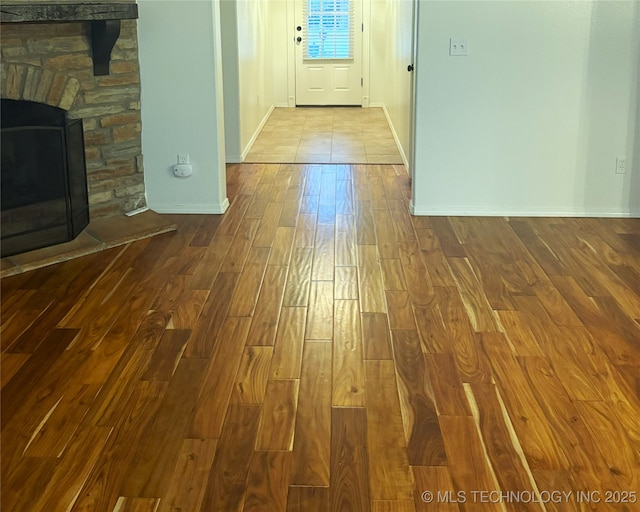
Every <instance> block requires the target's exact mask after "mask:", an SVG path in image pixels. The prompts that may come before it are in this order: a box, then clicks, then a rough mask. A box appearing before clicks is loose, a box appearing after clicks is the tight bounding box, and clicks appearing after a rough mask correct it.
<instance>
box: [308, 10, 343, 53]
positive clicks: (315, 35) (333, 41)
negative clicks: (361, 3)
mask: <svg viewBox="0 0 640 512" xmlns="http://www.w3.org/2000/svg"><path fill="white" fill-rule="evenodd" d="M303 15H304V19H305V20H306V25H307V34H306V37H305V38H304V41H305V48H304V56H305V59H351V58H353V37H354V34H353V30H354V27H353V1H351V0H304V1H303Z"/></svg>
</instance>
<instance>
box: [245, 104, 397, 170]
mask: <svg viewBox="0 0 640 512" xmlns="http://www.w3.org/2000/svg"><path fill="white" fill-rule="evenodd" d="M245 162H246V163H323V164H329V163H339V164H347V163H350V164H402V163H403V162H402V157H401V156H400V152H399V151H398V147H397V146H396V143H395V141H394V139H393V135H392V134H391V130H390V129H389V125H388V123H387V119H386V117H385V115H384V112H383V111H382V109H381V108H360V107H296V108H276V109H275V110H274V111H273V113H272V114H271V116H270V117H269V119H268V120H267V122H266V123H265V125H264V128H263V129H262V131H261V132H260V135H259V136H258V138H257V139H256V141H255V142H254V144H253V146H252V147H251V150H250V151H249V154H248V155H247V158H246V159H245Z"/></svg>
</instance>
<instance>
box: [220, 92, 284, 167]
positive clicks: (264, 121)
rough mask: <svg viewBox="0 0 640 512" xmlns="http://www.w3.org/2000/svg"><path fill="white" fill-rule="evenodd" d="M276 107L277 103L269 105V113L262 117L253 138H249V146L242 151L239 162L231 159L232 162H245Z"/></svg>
mask: <svg viewBox="0 0 640 512" xmlns="http://www.w3.org/2000/svg"><path fill="white" fill-rule="evenodd" d="M275 108H276V105H275V104H274V105H271V106H270V107H269V110H267V113H266V114H265V116H264V117H263V118H262V121H260V124H258V127H257V128H256V130H255V131H254V132H253V135H252V136H251V139H250V140H249V143H248V144H247V146H246V147H245V148H244V150H243V151H242V155H241V157H240V158H241V160H240V161H239V162H232V161H230V160H229V163H231V164H241V163H242V162H244V160H245V158H247V155H248V154H249V151H251V147H252V146H253V143H254V142H255V141H256V139H257V138H258V135H260V132H261V131H262V129H263V128H264V125H265V124H266V123H267V120H268V119H269V116H270V115H271V113H272V112H273V110H274V109H275Z"/></svg>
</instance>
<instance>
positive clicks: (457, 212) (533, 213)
mask: <svg viewBox="0 0 640 512" xmlns="http://www.w3.org/2000/svg"><path fill="white" fill-rule="evenodd" d="M409 211H410V212H411V215H415V216H416V217H426V216H433V217H585V218H589V217H593V218H599V217H603V218H640V210H636V209H634V210H629V211H620V210H618V211H616V210H573V209H550V210H544V209H540V210H538V209H535V210H534V209H531V210H507V209H505V210H496V209H495V208H477V207H473V208H466V207H464V206H453V207H449V206H448V207H442V208H438V207H436V208H433V207H423V206H416V205H415V204H414V203H413V201H411V202H410V203H409Z"/></svg>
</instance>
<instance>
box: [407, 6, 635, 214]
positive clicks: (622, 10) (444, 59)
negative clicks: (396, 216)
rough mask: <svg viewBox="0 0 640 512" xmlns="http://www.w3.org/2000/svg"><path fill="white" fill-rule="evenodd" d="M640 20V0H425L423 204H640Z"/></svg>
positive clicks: (526, 207)
mask: <svg viewBox="0 0 640 512" xmlns="http://www.w3.org/2000/svg"><path fill="white" fill-rule="evenodd" d="M638 28H639V27H638V4H637V2H624V1H621V2H604V1H603V2H589V1H581V2H565V1H551V2H527V1H517V2H516V1H512V2H503V1H456V2H439V1H431V0H421V1H420V5H419V29H418V32H419V37H418V58H417V63H416V72H417V100H416V101H417V105H416V108H417V112H416V116H417V117H416V173H415V178H414V181H413V187H414V190H413V201H412V203H413V204H412V206H413V210H414V212H415V213H416V214H418V215H426V214H447V215H455V214H472V215H628V214H635V215H638V214H640V187H639V185H638V183H639V180H638V178H637V173H638V162H633V161H632V160H633V157H634V155H635V157H636V158H637V153H638V149H637V146H638V133H637V132H636V130H637V126H638V120H637V115H638V114H637V112H638V109H637V98H638V86H637V77H638V53H639V49H638V48H639V43H638ZM450 37H466V38H467V39H468V48H469V56H468V57H450V56H449V55H448V49H449V38H450ZM617 155H626V156H627V164H628V165H627V167H628V168H629V169H632V171H633V172H632V173H629V174H626V175H616V174H615V172H614V167H615V157H616V156H617ZM633 173H635V175H634V174H633Z"/></svg>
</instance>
